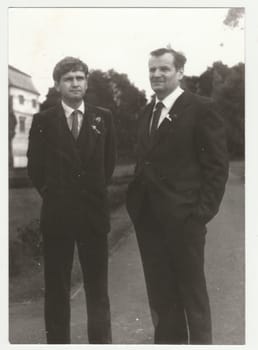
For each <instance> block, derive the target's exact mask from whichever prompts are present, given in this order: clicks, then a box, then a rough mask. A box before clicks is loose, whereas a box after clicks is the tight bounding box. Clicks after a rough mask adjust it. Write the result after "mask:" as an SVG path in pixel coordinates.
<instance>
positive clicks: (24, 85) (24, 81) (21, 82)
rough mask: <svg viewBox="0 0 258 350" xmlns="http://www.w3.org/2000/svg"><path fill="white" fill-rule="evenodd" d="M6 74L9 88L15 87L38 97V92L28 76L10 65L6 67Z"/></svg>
mask: <svg viewBox="0 0 258 350" xmlns="http://www.w3.org/2000/svg"><path fill="white" fill-rule="evenodd" d="M8 73H9V74H8V81H9V86H13V87H17V88H20V89H23V90H26V91H29V92H33V93H34V94H36V95H40V93H39V92H38V90H37V89H36V88H35V86H34V84H33V82H32V79H31V76H30V75H28V74H26V73H24V72H22V71H20V70H19V69H17V68H15V67H13V66H10V65H9V66H8Z"/></svg>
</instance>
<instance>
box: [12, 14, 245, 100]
mask: <svg viewBox="0 0 258 350" xmlns="http://www.w3.org/2000/svg"><path fill="white" fill-rule="evenodd" d="M227 12H228V9H226V8H224V9H221V8H220V9H216V8H206V9H204V8H202V9H200V8H199V9H198V8H185V9H183V8H180V9H178V8H177V9H175V8H174V9H173V8H170V9H169V8H163V9H162V8H155V9H151V8H131V9H128V8H115V9H112V8H99V9H97V8H95V9H94V8H91V9H90V8H12V9H9V64H11V65H13V66H15V67H16V68H18V69H20V70H22V71H24V72H26V73H28V74H30V75H31V76H32V78H33V81H34V84H35V85H36V87H37V89H38V90H39V92H40V94H41V100H44V98H45V95H46V93H47V91H48V87H50V86H53V81H52V70H53V67H54V65H55V64H56V63H57V61H59V60H60V59H62V58H63V57H64V56H67V55H69V56H75V57H79V58H81V59H82V60H84V61H85V62H86V63H87V64H88V65H89V67H90V69H101V70H103V71H106V70H108V69H111V68H113V69H115V70H116V71H117V72H119V73H126V74H128V77H129V79H130V80H131V81H132V82H133V83H134V84H135V85H136V86H137V87H138V88H139V89H141V90H145V91H146V93H147V96H149V95H150V94H151V89H150V85H149V80H148V69H147V68H148V66H147V62H148V56H149V52H150V51H151V50H153V49H156V48H159V47H162V46H166V45H167V44H171V46H172V47H173V48H175V49H176V50H179V51H183V52H184V53H185V55H186V57H187V63H186V66H185V74H186V75H199V74H201V73H202V72H204V71H205V70H206V68H207V67H208V66H211V65H212V63H213V62H214V61H217V60H221V61H222V62H223V63H225V64H227V65H229V66H232V65H234V64H236V63H238V62H244V30H243V29H242V30H241V28H243V26H244V23H243V22H244V21H243V20H242V23H241V24H240V26H239V27H237V28H233V29H232V28H230V27H228V26H225V25H224V24H223V20H224V19H225V17H226V14H227Z"/></svg>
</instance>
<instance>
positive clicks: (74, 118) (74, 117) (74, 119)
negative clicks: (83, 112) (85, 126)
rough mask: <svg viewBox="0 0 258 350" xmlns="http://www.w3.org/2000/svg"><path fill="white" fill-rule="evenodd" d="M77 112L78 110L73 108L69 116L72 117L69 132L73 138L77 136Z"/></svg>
mask: <svg viewBox="0 0 258 350" xmlns="http://www.w3.org/2000/svg"><path fill="white" fill-rule="evenodd" d="M79 113H80V112H79V111H77V110H76V109H75V110H74V111H73V113H72V114H71V117H72V128H71V132H72V134H73V137H74V138H75V140H76V139H77V137H78V135H79V120H78V116H79Z"/></svg>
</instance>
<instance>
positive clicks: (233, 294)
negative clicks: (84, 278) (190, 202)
mask: <svg viewBox="0 0 258 350" xmlns="http://www.w3.org/2000/svg"><path fill="white" fill-rule="evenodd" d="M243 216H244V185H243V182H242V180H241V178H240V177H239V176H238V175H234V174H231V176H230V180H229V182H228V185H227V190H226V194H225V197H224V200H223V203H222V206H221V210H220V212H219V214H218V215H217V216H216V218H215V219H214V220H213V221H212V222H211V223H210V224H209V227H208V235H207V245H206V274H207V282H208V289H209V294H210V299H211V308H212V317H213V333H214V343H215V344H225V345H227V344H243V343H244V219H243ZM116 220H117V221H116ZM115 222H117V224H116V225H118V224H119V222H120V224H121V223H122V224H123V225H124V232H125V233H124V235H123V237H122V238H121V239H120V241H119V243H118V245H116V247H115V249H113V250H111V255H110V265H109V269H110V270H109V271H110V280H109V285H110V299H111V312H112V327H113V341H114V343H115V344H151V343H152V342H153V329H152V324H151V320H150V314H149V308H148V303H147V297H146V289H145V284H144V280H143V272H142V266H141V262H140V257H139V252H138V247H137V244H136V240H135V235H134V232H133V229H132V227H131V225H130V222H129V219H128V216H127V214H126V212H125V209H124V208H120V210H119V211H118V212H116V215H115V216H114V217H113V223H115ZM118 226H119V225H118ZM71 298H72V300H71V305H72V322H71V329H72V342H73V343H74V344H82V343H84V344H85V343H87V335H86V320H85V300H84V294H83V290H82V287H81V286H80V285H78V286H76V288H74V289H73V291H72V297H71ZM42 315H43V302H42V300H39V301H36V302H32V303H28V304H12V305H10V342H11V343H12V344H39V343H41V344H42V343H44V342H45V337H44V324H43V319H42Z"/></svg>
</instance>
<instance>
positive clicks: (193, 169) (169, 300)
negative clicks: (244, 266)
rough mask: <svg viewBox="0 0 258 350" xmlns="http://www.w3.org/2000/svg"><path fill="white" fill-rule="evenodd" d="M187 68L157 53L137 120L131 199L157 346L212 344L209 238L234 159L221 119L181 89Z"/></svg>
mask: <svg viewBox="0 0 258 350" xmlns="http://www.w3.org/2000/svg"><path fill="white" fill-rule="evenodd" d="M185 62H186V59H185V57H184V55H182V54H181V53H178V52H176V51H174V50H172V49H166V48H162V49H158V50H155V51H153V52H151V55H150V59H149V78H150V83H151V86H152V89H153V90H154V92H155V94H156V96H155V99H153V101H152V102H151V103H150V104H148V105H147V106H146V107H145V109H144V110H143V112H142V114H141V116H140V117H139V132H138V145H137V163H136V167H135V175H134V179H133V181H132V182H131V183H130V184H129V188H128V193H127V209H128V212H129V215H130V217H131V219H132V221H133V223H134V227H135V231H136V236H137V240H138V245H139V249H140V253H141V258H142V263H143V269H144V275H145V280H146V287H147V293H148V298H149V304H150V309H151V315H152V321H153V324H154V342H155V343H156V344H158V343H159V344H188V343H190V344H211V343H212V331H211V316H210V305H209V298H208V293H207V288H206V281H205V275H204V246H205V234H206V223H207V222H208V221H210V220H211V219H212V218H213V217H214V215H215V214H216V213H217V211H218V208H219V205H220V202H221V200H222V197H223V194H224V190H225V183H226V180H227V176H228V156H227V148H226V138H225V132H224V125H223V121H222V119H221V118H220V116H219V115H218V114H217V113H216V112H215V110H214V108H213V106H212V105H211V104H208V103H207V101H206V103H204V102H203V101H202V100H201V99H200V97H197V96H196V95H194V94H191V93H188V92H185V91H184V90H183V89H181V87H180V81H181V79H182V78H183V72H184V64H185Z"/></svg>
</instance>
